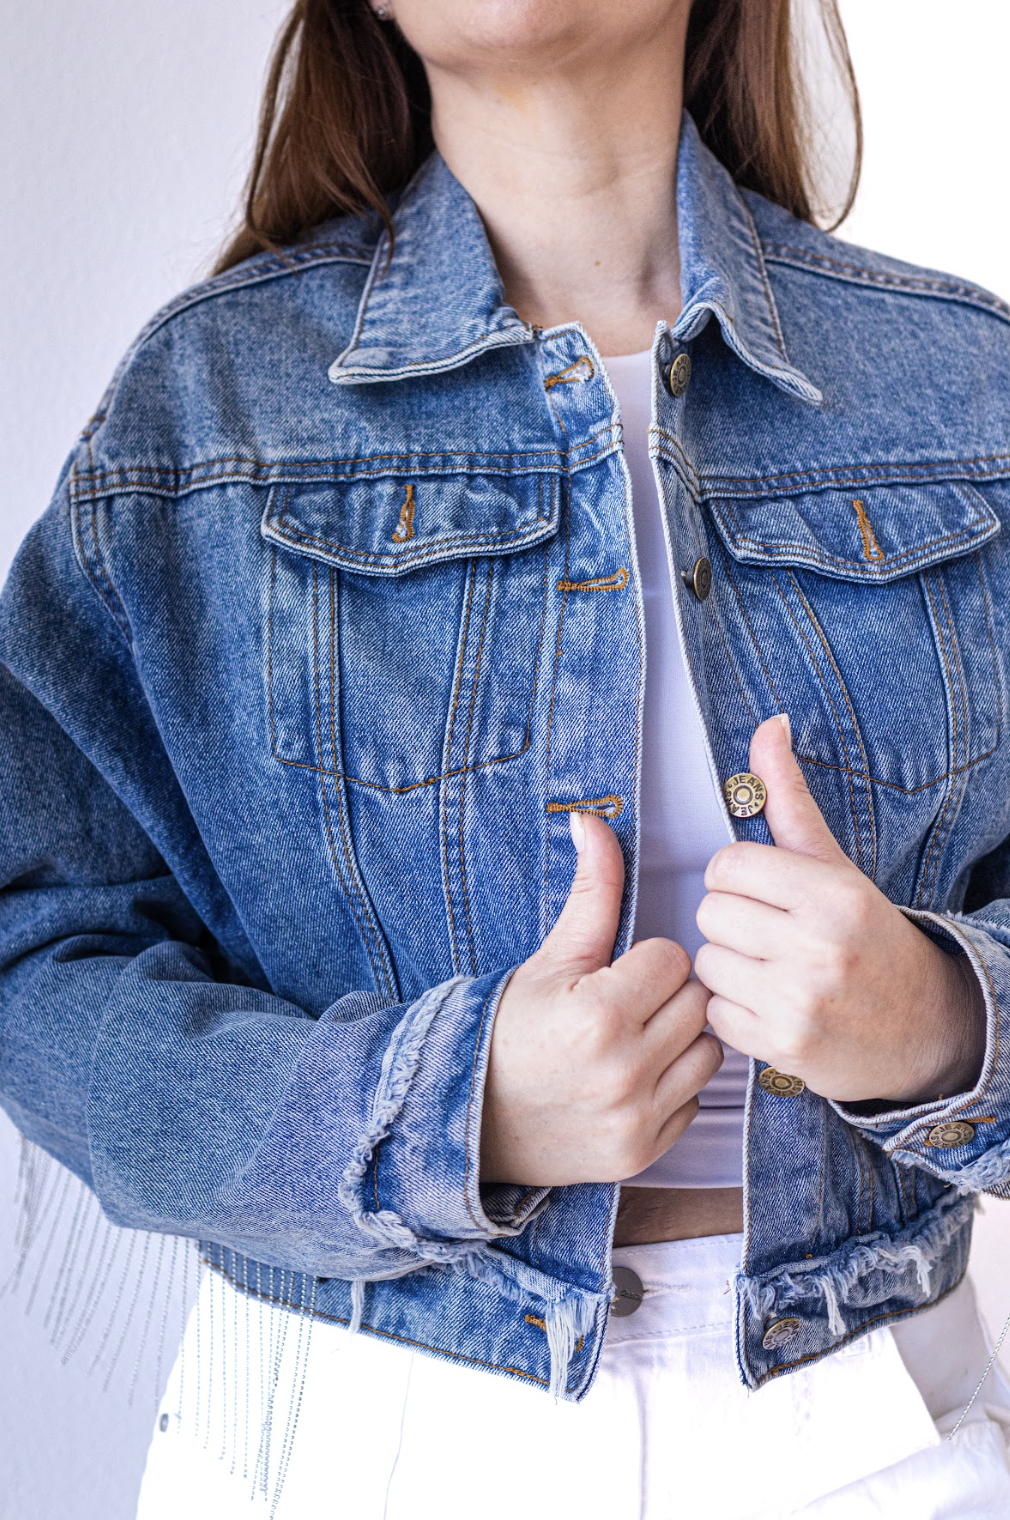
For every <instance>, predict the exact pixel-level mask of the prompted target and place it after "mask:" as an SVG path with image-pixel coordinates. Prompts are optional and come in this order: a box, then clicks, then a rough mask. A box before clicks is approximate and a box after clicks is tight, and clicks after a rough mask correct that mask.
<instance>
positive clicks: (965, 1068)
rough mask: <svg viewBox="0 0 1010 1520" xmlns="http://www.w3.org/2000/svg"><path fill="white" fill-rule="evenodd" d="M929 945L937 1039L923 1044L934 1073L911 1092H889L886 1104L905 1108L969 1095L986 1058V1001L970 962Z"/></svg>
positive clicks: (931, 1023) (918, 1081) (917, 1081)
mask: <svg viewBox="0 0 1010 1520" xmlns="http://www.w3.org/2000/svg"><path fill="white" fill-rule="evenodd" d="M920 932H921V931H920ZM927 939H928V936H927ZM929 944H930V948H931V950H932V951H933V959H934V963H935V966H936V970H937V973H938V974H937V976H936V977H935V979H934V981H933V994H932V998H931V999H930V1002H931V1004H932V1009H933V1017H932V1019H931V1020H929V1021H928V1026H932V1028H933V1029H934V1030H935V1038H934V1039H933V1040H932V1041H928V1042H927V1043H928V1051H929V1054H930V1055H931V1056H932V1069H931V1070H930V1071H929V1073H928V1075H927V1076H925V1077H924V1078H923V1077H919V1078H916V1079H914V1080H913V1083H912V1085H911V1086H910V1089H909V1091H907V1092H902V1093H893V1094H891V1095H890V1096H889V1097H888V1099H887V1100H886V1101H887V1102H890V1103H900V1104H901V1105H902V1106H903V1107H906V1108H907V1107H912V1106H913V1105H914V1104H917V1103H932V1102H936V1101H938V1100H939V1099H941V1098H945V1097H952V1096H954V1095H955V1094H957V1093H962V1092H970V1091H971V1089H972V1088H973V1087H974V1086H975V1084H976V1083H977V1082H978V1079H979V1077H980V1076H981V1073H982V1063H983V1061H984V1060H985V1049H986V1012H985V998H984V996H983V994H982V988H981V986H980V985H979V981H978V978H977V977H976V975H975V973H974V971H973V970H972V966H971V962H970V961H969V959H968V957H967V956H966V955H961V954H954V955H952V954H950V953H949V952H947V951H944V950H941V949H940V947H939V946H938V945H935V944H934V943H933V942H932V941H931V940H930V941H929Z"/></svg>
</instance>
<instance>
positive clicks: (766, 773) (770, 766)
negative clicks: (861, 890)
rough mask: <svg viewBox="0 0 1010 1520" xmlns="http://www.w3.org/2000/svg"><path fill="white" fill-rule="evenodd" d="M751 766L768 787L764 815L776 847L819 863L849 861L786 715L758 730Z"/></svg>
mask: <svg viewBox="0 0 1010 1520" xmlns="http://www.w3.org/2000/svg"><path fill="white" fill-rule="evenodd" d="M750 766H751V770H752V771H753V772H754V774H755V775H757V776H760V777H761V780H762V781H763V782H764V784H765V790H766V791H767V794H768V796H767V800H766V802H765V808H764V814H765V818H766V819H767V822H768V827H769V829H770V830H771V835H772V838H773V839H774V841H775V843H776V844H777V845H779V846H781V848H782V849H785V850H795V851H796V853H797V854H798V855H812V856H814V857H815V858H816V859H818V860H826V861H836V860H839V859H848V857H847V856H846V855H845V852H844V851H843V850H842V848H841V846H840V845H839V843H838V841H837V840H836V839H835V837H834V835H833V834H832V832H831V830H830V829H829V828H828V825H827V824H826V823H825V821H824V815H823V813H822V812H821V810H820V808H819V807H818V806H817V803H816V802H815V801H814V799H813V797H812V796H811V795H810V792H809V790H808V788H807V783H806V781H805V780H804V777H803V772H802V771H801V770H800V768H799V765H798V764H797V762H796V757H795V756H794V754H793V751H792V736H791V730H790V726H789V717H788V714H786V713H780V714H777V715H776V716H775V717H774V718H767V719H766V720H765V721H764V723H762V724H760V725H759V726H758V727H757V728H756V729H755V730H754V737H753V738H752V739H751V746H750Z"/></svg>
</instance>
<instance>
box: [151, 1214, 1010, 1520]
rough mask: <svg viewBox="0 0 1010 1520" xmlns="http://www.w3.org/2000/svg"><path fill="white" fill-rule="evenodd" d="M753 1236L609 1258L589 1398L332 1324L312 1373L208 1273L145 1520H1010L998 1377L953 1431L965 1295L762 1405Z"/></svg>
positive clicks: (263, 1313)
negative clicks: (735, 1294)
mask: <svg viewBox="0 0 1010 1520" xmlns="http://www.w3.org/2000/svg"><path fill="white" fill-rule="evenodd" d="M740 1239H741V1237H740V1236H739V1235H724V1236H714V1237H710V1238H707V1239H701V1240H689V1241H677V1242H669V1243H663V1244H661V1245H650V1246H629V1247H623V1248H620V1249H619V1250H617V1251H616V1252H615V1257H614V1259H615V1262H623V1263H624V1264H625V1265H627V1266H630V1267H632V1268H633V1269H634V1270H635V1271H636V1272H637V1273H638V1275H639V1277H641V1279H642V1281H643V1283H644V1285H645V1288H646V1296H645V1299H644V1302H643V1303H642V1305H641V1307H640V1308H639V1309H638V1310H637V1311H636V1312H635V1313H634V1314H632V1315H629V1316H628V1317H626V1318H621V1319H611V1321H610V1324H609V1327H608V1330H607V1338H606V1342H605V1345H604V1350H603V1354H602V1358H601V1362H600V1367H599V1372H598V1375H597V1379H596V1382H595V1384H594V1386H593V1388H592V1389H591V1390H590V1392H589V1394H588V1396H587V1397H586V1399H585V1400H584V1401H583V1403H581V1404H567V1403H561V1402H555V1401H554V1400H552V1399H550V1398H549V1397H548V1396H547V1395H546V1394H544V1393H543V1392H542V1391H541V1390H539V1389H533V1388H531V1387H528V1386H525V1385H524V1384H522V1383H520V1382H515V1381H512V1380H508V1379H505V1378H502V1377H498V1376H493V1375H490V1374H487V1373H483V1372H479V1371H475V1370H473V1369H471V1368H468V1367H464V1366H456V1365H453V1364H450V1363H447V1362H444V1361H439V1360H436V1359H435V1358H433V1357H430V1356H427V1355H424V1354H422V1353H416V1352H412V1351H410V1350H409V1349H407V1348H404V1347H401V1346H398V1345H396V1344H394V1343H391V1342H387V1341H382V1340H377V1339H375V1338H374V1337H371V1336H368V1335H365V1334H361V1335H357V1336H349V1335H348V1334H347V1332H346V1331H345V1330H344V1329H343V1328H341V1327H338V1326H336V1325H332V1324H326V1323H321V1322H316V1323H315V1324H314V1325H313V1328H312V1339H311V1354H310V1355H309V1357H308V1360H307V1370H306V1364H305V1358H304V1350H305V1335H304V1332H305V1321H304V1320H303V1319H299V1318H296V1317H295V1316H293V1315H291V1314H289V1313H287V1312H286V1311H284V1310H277V1309H270V1308H263V1309H260V1308H259V1307H258V1306H250V1304H249V1302H248V1300H247V1299H245V1298H244V1297H243V1296H242V1295H240V1294H238V1293H236V1292H235V1290H233V1289H232V1288H231V1287H230V1286H229V1285H228V1284H227V1283H226V1282H224V1281H223V1280H222V1279H221V1278H220V1277H218V1276H217V1275H216V1274H211V1275H210V1276H208V1277H207V1278H206V1279H205V1281H204V1283H203V1286H202V1288H201V1300H202V1301H201V1304H200V1306H199V1314H197V1311H194V1317H193V1318H192V1319H191V1321H190V1324H189V1327H188V1329H187V1332H186V1337H185V1341H184V1346H183V1351H182V1353H181V1355H180V1358H179V1359H178V1361H177V1363H176V1366H175V1369H174V1370H173V1373H172V1378H171V1380H170V1383H169V1387H168V1390H167V1393H166V1395H165V1399H164V1401H163V1404H162V1411H161V1414H160V1417H159V1420H158V1422H157V1424H156V1427H155V1434H154V1439H153V1442H152V1445H151V1450H150V1454H149V1456H148V1462H147V1469H146V1472H145V1475H144V1482H143V1488H142V1491H141V1497H140V1508H139V1511H138V1520H204V1517H206V1520H211V1517H213V1520H252V1517H255V1516H256V1515H257V1514H259V1515H263V1516H266V1515H268V1514H269V1513H271V1511H273V1512H275V1513H276V1515H277V1517H278V1520H470V1517H472V1516H474V1515H479V1516H480V1517H481V1520H516V1517H517V1516H519V1517H523V1520H525V1517H530V1520H540V1517H550V1520H682V1517H683V1520H697V1517H698V1516H704V1517H705V1520H785V1517H794V1516H797V1517H798V1516H802V1517H804V1520H814V1517H817V1520H821V1517H825V1520H863V1517H867V1520H869V1517H871V1516H872V1517H875V1520H878V1517H886V1520H1008V1517H1010V1467H1008V1461H1007V1445H1006V1442H1007V1436H1008V1434H1010V1390H1008V1389H1007V1388H1006V1385H1005V1384H1004V1383H1003V1381H1002V1378H1001V1377H1000V1375H999V1374H998V1373H997V1372H993V1373H992V1374H990V1377H989V1378H988V1379H987V1381H986V1384H985V1387H984V1388H983V1391H982V1393H981V1394H980V1396H979V1398H978V1399H977V1400H976V1403H975V1405H974V1407H973V1409H972V1411H971V1414H970V1416H969V1418H968V1419H967V1420H966V1421H965V1423H964V1424H963V1425H962V1426H961V1428H960V1430H959V1431H958V1433H957V1435H956V1436H955V1437H954V1439H953V1440H947V1439H946V1435H947V1433H948V1432H949V1431H950V1430H951V1429H952V1427H953V1426H954V1424H955V1423H956V1422H957V1420H958V1418H959V1416H960V1414H961V1411H962V1409H963V1408H964V1405H965V1404H966V1403H967V1401H968V1399H969V1398H970V1396H971V1394H972V1392H973V1390H974V1388H975V1385H976V1383H977V1381H978V1378H979V1377H980V1375H981V1373H982V1370H983V1368H984V1366H985V1363H986V1361H987V1359H988V1355H989V1350H990V1347H989V1345H988V1344H987V1341H986V1338H985V1335H984V1332H983V1330H982V1327H981V1324H980V1322H979V1318H978V1313H977V1310H976V1307H975V1298H974V1293H973V1291H972V1288H971V1285H970V1284H969V1283H968V1282H967V1281H965V1282H964V1283H963V1284H962V1285H961V1286H960V1287H959V1288H958V1289H956V1290H955V1292H954V1293H952V1294H951V1295H949V1297H948V1298H947V1299H945V1300H944V1301H943V1302H942V1303H941V1304H938V1305H936V1306H935V1307H934V1308H933V1309H931V1310H928V1311H926V1312H925V1313H924V1314H922V1315H919V1316H918V1317H916V1318H914V1319H911V1320H908V1321H905V1322H903V1323H902V1324H900V1325H899V1326H898V1327H896V1328H884V1329H879V1330H875V1331H872V1332H871V1333H870V1334H868V1335H866V1336H863V1337H862V1338H861V1339H859V1340H857V1341H855V1342H853V1343H852V1344H851V1345H849V1346H845V1347H843V1348H842V1349H841V1350H839V1351H837V1352H835V1353H834V1354H833V1355H832V1356H830V1357H827V1358H825V1359H824V1360H823V1361H820V1362H817V1363H815V1364H813V1365H812V1366H809V1367H805V1368H801V1369H800V1370H798V1371H796V1372H794V1373H791V1374H789V1375H788V1376H786V1377H782V1378H779V1379H776V1380H774V1381H773V1382H771V1383H770V1384H769V1385H767V1386H766V1387H764V1388H762V1389H761V1390H759V1391H758V1392H757V1393H751V1392H750V1391H749V1390H747V1389H745V1388H743V1387H742V1385H741V1384H740V1381H739V1378H738V1375H737V1372H736V1369H735V1365H734V1357H733V1348H732V1340H731V1326H732V1302H733V1301H732V1294H731V1293H730V1290H729V1284H728V1278H729V1275H730V1273H731V1272H732V1271H733V1269H734V1268H735V1266H736V1263H737V1259H738V1256H739V1250H740ZM198 1320H199V1323H198ZM299 1330H301V1331H302V1332H303V1333H302V1335H301V1337H299ZM201 1336H202V1344H201V1345H199V1346H198V1345H197V1341H198V1340H199V1339H200V1337H201ZM229 1337H231V1342H230V1350H229V1349H228V1347H229ZM299 1342H300V1344H299ZM215 1358H216V1360H217V1366H218V1376H217V1379H216V1381H215V1379H214V1376H213V1371H212V1367H211V1364H212V1363H213V1362H214V1361H215ZM229 1358H230V1361H229ZM303 1371H304V1372H305V1375H304V1377H303V1376H302V1373H303ZM205 1374H206V1375H205ZM300 1386H301V1389H302V1391H301V1394H300V1397H299V1387H300ZM271 1388H275V1389H276V1395H275V1404H276V1405H277V1407H275V1409H274V1419H273V1422H272V1428H271V1430H270V1443H271V1445H270V1449H269V1451H267V1450H266V1447H265V1443H264V1442H262V1441H261V1435H262V1429H261V1427H262V1425H263V1421H262V1415H263V1412H264V1411H265V1410H266V1409H267V1407H268V1406H269V1403H270V1398H271ZM281 1405H283V1406H284V1407H280V1406H281ZM289 1412H290V1413H291V1414H292V1416H294V1414H297V1419H295V1418H293V1417H292V1418H291V1419H289V1418H288V1414H289ZM292 1428H293V1429H294V1438H293V1440H292ZM279 1475H280V1476H281V1477H282V1479H283V1484H282V1487H281V1488H280V1493H279V1497H278V1495H277V1486H278V1485H277V1478H278V1476H279Z"/></svg>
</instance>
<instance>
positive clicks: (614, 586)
mask: <svg viewBox="0 0 1010 1520" xmlns="http://www.w3.org/2000/svg"><path fill="white" fill-rule="evenodd" d="M629 579H630V576H629V575H628V572H627V570H626V569H625V568H624V566H623V565H622V566H621V568H620V570H615V571H614V573H613V575H601V576H598V577H597V578H596V580H592V581H570V580H561V581H558V590H559V591H623V590H624V588H625V586H626V585H627V584H628V581H629Z"/></svg>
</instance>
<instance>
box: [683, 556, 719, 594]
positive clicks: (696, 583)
mask: <svg viewBox="0 0 1010 1520" xmlns="http://www.w3.org/2000/svg"><path fill="white" fill-rule="evenodd" d="M680 578H681V580H682V581H683V582H684V585H685V586H686V587H687V589H688V590H689V591H693V592H694V594H695V596H696V597H697V598H698V600H699V602H703V601H704V600H705V598H706V597H707V596H708V594H709V592H710V591H711V589H712V565H711V563H710V561H709V560H707V559H706V558H705V556H704V555H702V557H701V559H696V560H695V562H694V566H693V568H692V569H690V570H682V571H681V572H680Z"/></svg>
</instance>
